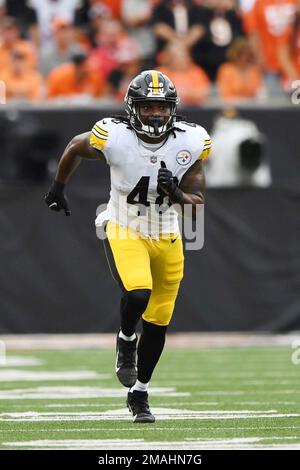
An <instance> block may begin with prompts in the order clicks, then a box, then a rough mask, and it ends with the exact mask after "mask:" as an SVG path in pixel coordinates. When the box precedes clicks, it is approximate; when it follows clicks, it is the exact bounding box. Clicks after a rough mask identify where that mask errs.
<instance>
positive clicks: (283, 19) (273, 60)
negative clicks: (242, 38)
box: [244, 0, 297, 95]
mask: <svg viewBox="0 0 300 470" xmlns="http://www.w3.org/2000/svg"><path fill="white" fill-rule="evenodd" d="M296 2H297V0H256V1H255V2H254V4H253V7H252V8H251V9H250V11H248V12H247V13H245V14H244V24H245V28H246V31H247V32H248V34H249V35H250V38H251V41H252V43H253V46H254V50H255V54H256V56H257V57H258V60H259V63H260V64H261V66H262V67H263V69H264V72H265V81H266V84H267V87H268V90H269V94H270V95H278V94H280V87H279V72H280V64H279V56H278V48H279V42H280V38H282V36H284V35H286V34H287V31H288V29H289V27H290V25H291V23H292V22H293V20H294V18H295V11H296Z"/></svg>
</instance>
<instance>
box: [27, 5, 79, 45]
mask: <svg viewBox="0 0 300 470" xmlns="http://www.w3.org/2000/svg"><path fill="white" fill-rule="evenodd" d="M27 4H28V5H29V6H30V7H32V8H33V9H34V11H35V13H36V17H37V24H38V32H39V38H38V39H39V43H40V47H44V46H46V45H47V44H49V42H52V41H53V29H52V26H53V20H54V19H57V18H59V19H61V20H64V21H67V22H69V23H71V24H74V23H75V17H76V11H77V10H78V9H79V8H82V6H83V0H28V1H27Z"/></svg>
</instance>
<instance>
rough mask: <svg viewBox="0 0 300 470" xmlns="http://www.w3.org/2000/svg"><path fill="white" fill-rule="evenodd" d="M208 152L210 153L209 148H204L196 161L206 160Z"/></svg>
mask: <svg viewBox="0 0 300 470" xmlns="http://www.w3.org/2000/svg"><path fill="white" fill-rule="evenodd" d="M210 152H211V146H210V147H207V148H204V149H203V150H202V152H201V153H200V155H199V157H198V158H197V160H205V159H206V158H208V157H209V154H210Z"/></svg>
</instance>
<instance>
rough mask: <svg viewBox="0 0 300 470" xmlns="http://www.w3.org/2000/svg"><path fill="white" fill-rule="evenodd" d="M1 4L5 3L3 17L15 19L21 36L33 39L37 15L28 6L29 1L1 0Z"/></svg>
mask: <svg viewBox="0 0 300 470" xmlns="http://www.w3.org/2000/svg"><path fill="white" fill-rule="evenodd" d="M1 2H2V3H3V16H11V17H13V18H15V19H16V21H17V24H18V26H19V28H20V31H21V36H22V37H25V38H28V37H31V34H32V32H33V31H32V29H33V28H35V25H36V14H35V11H34V9H33V8H31V7H30V6H29V5H28V0H1V1H0V4H1ZM0 14H1V13H0Z"/></svg>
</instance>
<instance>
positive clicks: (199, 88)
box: [158, 41, 210, 105]
mask: <svg viewBox="0 0 300 470" xmlns="http://www.w3.org/2000/svg"><path fill="white" fill-rule="evenodd" d="M162 58H163V64H164V65H163V66H161V67H158V69H159V70H160V71H161V72H162V73H164V74H166V75H167V76H168V77H169V78H170V79H171V80H172V81H173V83H174V85H175V87H176V89H177V93H178V95H179V96H180V100H181V103H183V104H187V105H197V104H200V103H203V102H204V101H206V100H207V99H208V97H209V93H210V81H209V78H208V77H207V75H206V73H205V72H204V70H203V69H202V68H201V67H199V65H196V64H194V62H193V60H192V57H191V54H190V51H189V49H188V47H187V46H186V45H185V44H184V43H182V42H180V41H173V42H171V43H169V44H168V45H167V47H166V49H165V51H164V53H163V55H162Z"/></svg>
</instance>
